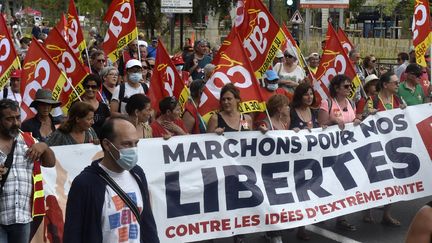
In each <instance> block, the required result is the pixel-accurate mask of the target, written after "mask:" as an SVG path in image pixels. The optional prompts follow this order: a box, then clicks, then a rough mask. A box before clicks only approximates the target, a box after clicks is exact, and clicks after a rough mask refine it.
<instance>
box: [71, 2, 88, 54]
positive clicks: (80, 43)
mask: <svg viewBox="0 0 432 243" xmlns="http://www.w3.org/2000/svg"><path fill="white" fill-rule="evenodd" d="M66 27H67V32H66V33H67V35H66V36H67V41H68V44H69V46H70V47H71V49H72V51H73V52H74V54H75V56H77V57H78V59H79V60H80V61H81V62H82V61H83V59H82V57H81V53H82V52H83V51H84V50H85V49H86V42H85V39H84V35H83V32H82V30H81V24H80V22H79V19H78V13H77V11H76V7H75V3H74V0H70V1H69V9H68V15H67V22H66Z"/></svg>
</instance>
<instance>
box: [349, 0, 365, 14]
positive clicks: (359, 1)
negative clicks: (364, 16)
mask: <svg viewBox="0 0 432 243" xmlns="http://www.w3.org/2000/svg"><path fill="white" fill-rule="evenodd" d="M365 3H366V0H350V1H349V10H350V12H356V13H358V12H360V8H361V7H362V6H363V5H364V4H365Z"/></svg>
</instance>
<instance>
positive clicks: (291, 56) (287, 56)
mask: <svg viewBox="0 0 432 243" xmlns="http://www.w3.org/2000/svg"><path fill="white" fill-rule="evenodd" d="M285 57H286V58H293V57H294V56H293V55H290V54H288V55H285Z"/></svg>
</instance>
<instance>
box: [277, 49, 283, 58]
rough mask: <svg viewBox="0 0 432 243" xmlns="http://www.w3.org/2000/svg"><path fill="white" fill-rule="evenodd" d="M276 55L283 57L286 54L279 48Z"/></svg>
mask: <svg viewBox="0 0 432 243" xmlns="http://www.w3.org/2000/svg"><path fill="white" fill-rule="evenodd" d="M275 56H276V58H282V57H284V55H283V53H282V51H281V50H277V51H276V55H275Z"/></svg>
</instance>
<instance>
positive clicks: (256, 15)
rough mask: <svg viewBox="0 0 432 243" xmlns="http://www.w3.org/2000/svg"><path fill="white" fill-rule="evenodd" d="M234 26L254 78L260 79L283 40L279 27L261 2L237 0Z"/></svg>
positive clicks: (256, 0)
mask: <svg viewBox="0 0 432 243" xmlns="http://www.w3.org/2000/svg"><path fill="white" fill-rule="evenodd" d="M235 26H236V28H237V33H238V34H239V36H240V39H241V40H242V42H243V47H244V49H245V50H246V53H247V55H248V58H249V60H250V62H251V64H252V68H253V70H254V73H255V76H256V77H257V78H260V77H262V76H263V75H264V73H265V72H266V71H267V70H268V68H269V67H270V66H271V65H272V62H273V59H274V57H275V55H276V52H277V50H278V49H279V48H280V46H281V45H282V42H283V41H284V39H285V37H284V35H283V33H282V31H281V30H280V28H279V25H278V24H277V22H276V21H275V20H274V18H273V16H272V15H271V14H270V12H269V11H268V10H267V8H266V7H265V6H264V4H263V3H262V2H261V1H259V0H239V1H238V2H237V16H236V19H235Z"/></svg>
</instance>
